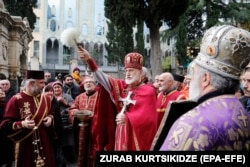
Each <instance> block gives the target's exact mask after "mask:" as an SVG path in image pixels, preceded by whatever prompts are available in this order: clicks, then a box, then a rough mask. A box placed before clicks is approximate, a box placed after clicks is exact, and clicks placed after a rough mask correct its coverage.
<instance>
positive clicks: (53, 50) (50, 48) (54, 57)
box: [46, 38, 59, 64]
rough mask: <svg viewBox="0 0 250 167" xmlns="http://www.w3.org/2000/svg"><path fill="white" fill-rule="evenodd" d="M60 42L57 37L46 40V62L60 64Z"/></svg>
mask: <svg viewBox="0 0 250 167" xmlns="http://www.w3.org/2000/svg"><path fill="white" fill-rule="evenodd" d="M58 53H59V42H58V40H57V39H55V38H51V39H48V40H47V42H46V63H47V64H58V62H59V61H58V60H59V56H58Z"/></svg>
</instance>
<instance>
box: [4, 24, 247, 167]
mask: <svg viewBox="0 0 250 167" xmlns="http://www.w3.org/2000/svg"><path fill="white" fill-rule="evenodd" d="M78 55H79V57H80V59H81V60H82V61H83V62H85V63H86V64H87V65H88V68H89V70H90V71H91V74H90V75H87V74H84V75H82V76H81V75H80V74H81V71H80V69H79V68H78V67H76V68H74V70H73V73H71V74H70V73H69V74H67V75H65V76H63V78H62V79H56V78H51V73H50V72H48V71H46V72H44V71H34V70H28V71H27V73H26V77H25V79H24V81H23V82H22V86H21V87H20V89H19V90H18V91H17V92H16V91H14V89H12V88H11V84H10V81H9V80H8V79H7V78H6V77H5V76H4V75H1V76H0V112H1V113H0V116H1V117H0V119H1V120H0V121H1V124H0V140H1V142H0V144H1V149H0V152H1V155H0V163H1V164H0V165H4V164H5V165H6V166H7V167H10V166H12V163H13V162H14V163H15V166H17V167H23V166H26V167H32V166H37V167H38V166H48V167H55V166H57V167H66V166H67V165H69V164H72V163H78V166H89V167H91V166H94V165H95V158H96V152H97V151H150V150H152V143H153V141H155V140H162V141H163V142H162V144H161V147H160V149H159V150H161V151H172V150H194V151H208V150H237V151H240V150H248V151H249V148H250V135H249V134H250V33H249V32H248V31H246V30H243V29H241V28H237V27H234V26H229V25H222V26H214V27H212V28H210V29H208V30H207V31H206V33H205V34H204V37H203V39H202V41H201V45H200V52H199V54H198V55H197V57H196V58H195V59H194V60H193V62H192V63H190V65H189V67H188V71H187V74H186V75H183V76H182V75H180V74H173V73H170V72H163V73H161V74H158V75H156V76H155V78H154V81H153V80H152V79H150V77H149V72H148V71H147V69H146V68H145V67H144V66H143V62H144V60H143V56H142V55H141V54H140V53H137V52H131V53H128V54H127V55H126V56H125V58H124V69H125V78H124V79H121V78H114V77H112V76H109V75H107V74H105V73H104V72H103V71H102V70H101V69H100V68H99V67H98V65H97V64H96V62H95V60H94V59H93V58H92V57H91V55H90V54H89V52H88V51H87V50H85V49H84V48H82V47H81V46H79V47H78ZM175 101H176V102H180V103H179V104H178V105H183V103H181V102H183V101H185V102H186V101H192V102H195V107H193V108H192V109H187V108H185V106H183V107H182V109H183V110H184V111H185V112H184V114H183V115H181V116H180V117H179V118H176V119H175V120H172V121H173V122H174V123H173V124H172V125H171V127H170V129H169V131H168V132H167V133H166V132H164V133H166V134H167V135H166V136H162V135H156V134H158V133H161V130H162V128H163V127H164V126H165V124H167V123H166V122H165V121H166V120H168V119H163V117H166V116H167V114H169V113H168V112H170V111H171V112H175V113H178V112H179V111H172V110H171V109H170V103H171V102H175ZM172 114H174V113H172ZM158 137H161V139H160V138H158Z"/></svg>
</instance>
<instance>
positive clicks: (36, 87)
mask: <svg viewBox="0 0 250 167" xmlns="http://www.w3.org/2000/svg"><path fill="white" fill-rule="evenodd" d="M31 91H32V93H33V94H34V95H38V94H40V93H41V90H39V88H38V86H37V85H35V86H33V87H32V88H31Z"/></svg>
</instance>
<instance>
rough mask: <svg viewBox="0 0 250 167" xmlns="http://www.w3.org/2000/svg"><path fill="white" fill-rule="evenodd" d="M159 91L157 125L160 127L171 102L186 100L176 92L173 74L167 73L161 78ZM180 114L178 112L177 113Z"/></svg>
mask: <svg viewBox="0 0 250 167" xmlns="http://www.w3.org/2000/svg"><path fill="white" fill-rule="evenodd" d="M159 91H160V93H159V94H158V96H157V101H156V112H157V116H158V117H157V125H158V127H159V126H160V123H161V121H162V118H163V116H164V114H165V111H166V108H167V106H168V103H169V102H170V101H178V100H186V98H185V96H184V95H182V94H181V93H180V92H179V91H178V90H176V83H175V80H174V77H173V75H172V74H171V73H169V72H165V73H162V74H161V75H160V76H159ZM177 112H178V111H177Z"/></svg>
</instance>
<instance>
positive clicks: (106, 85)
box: [78, 46, 115, 103]
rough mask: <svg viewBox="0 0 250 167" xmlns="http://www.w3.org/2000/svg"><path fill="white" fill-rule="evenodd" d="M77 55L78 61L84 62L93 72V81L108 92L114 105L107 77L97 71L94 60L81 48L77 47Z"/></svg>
mask: <svg viewBox="0 0 250 167" xmlns="http://www.w3.org/2000/svg"><path fill="white" fill-rule="evenodd" d="M78 55H79V57H80V59H81V60H82V61H84V62H85V63H86V64H87V65H88V67H89V69H90V70H91V71H92V72H93V76H94V78H95V80H96V81H97V82H98V83H99V84H101V85H102V86H103V87H104V88H105V89H106V90H107V91H108V92H109V94H110V97H111V99H112V101H113V102H114V103H115V100H114V98H113V97H112V93H111V92H112V90H111V85H110V82H109V78H108V76H107V75H106V74H105V73H104V72H102V71H101V70H99V68H98V65H97V64H96V62H95V60H94V59H93V58H92V57H91V55H90V54H89V52H88V51H87V50H85V49H84V48H82V47H81V46H79V47H78Z"/></svg>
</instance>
